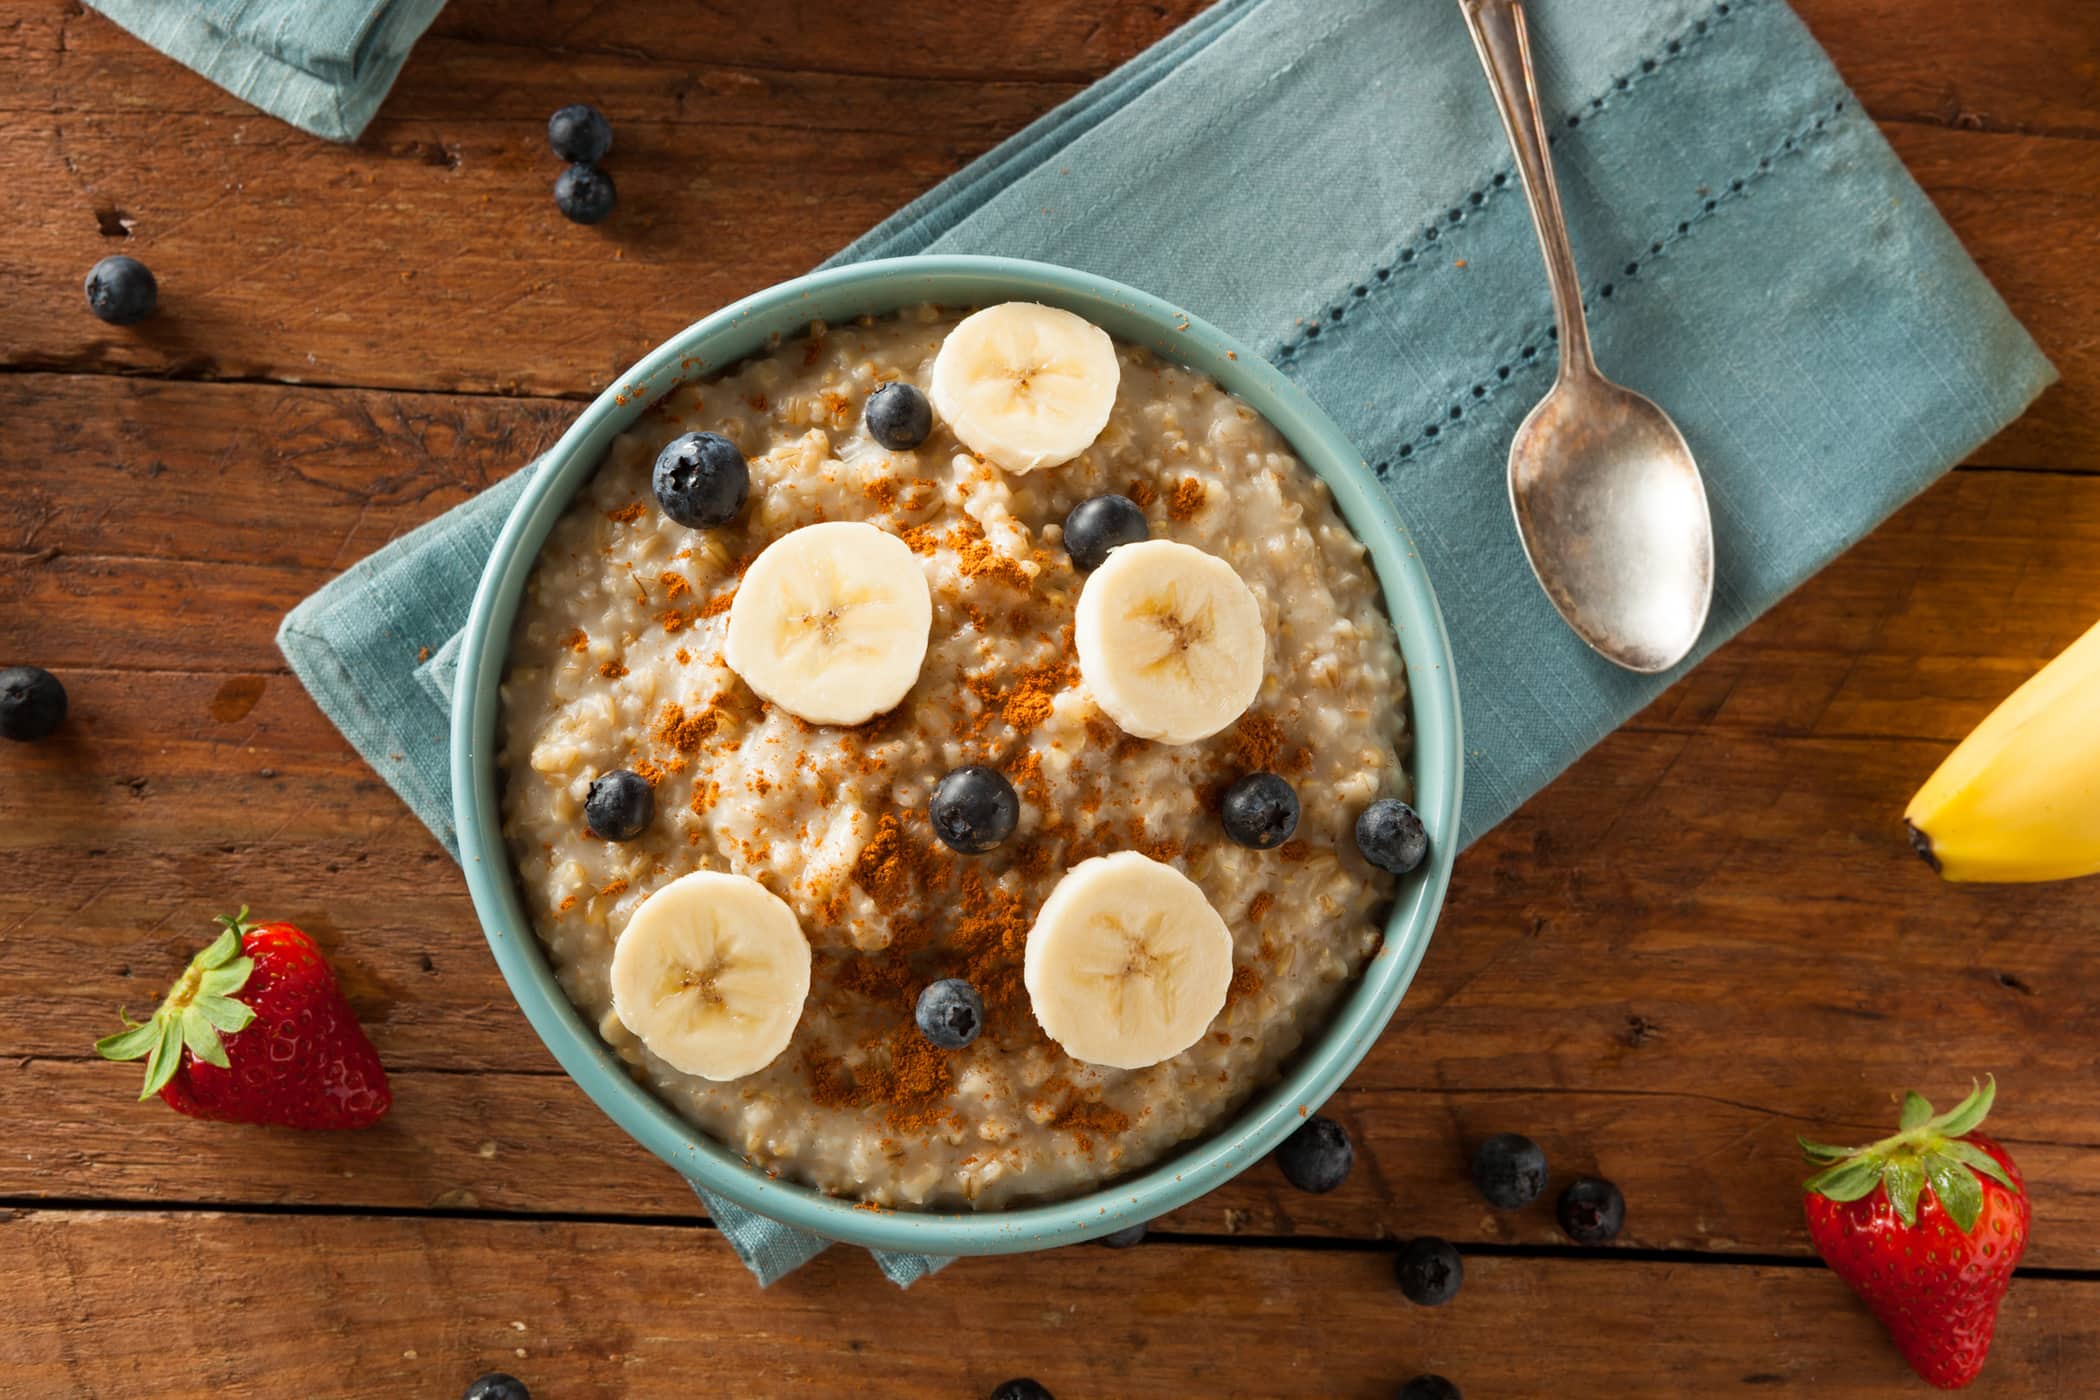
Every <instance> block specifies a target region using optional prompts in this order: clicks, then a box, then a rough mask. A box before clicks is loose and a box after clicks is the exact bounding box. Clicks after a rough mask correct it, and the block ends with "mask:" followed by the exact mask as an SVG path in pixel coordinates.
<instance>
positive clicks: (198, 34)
mask: <svg viewBox="0 0 2100 1400" xmlns="http://www.w3.org/2000/svg"><path fill="white" fill-rule="evenodd" d="M86 3H87V5H88V8H90V9H93V10H99V11H101V12H102V13H103V14H104V15H107V16H108V17H109V18H110V19H111V20H114V21H115V22H116V23H117V24H119V25H121V26H123V27H124V28H125V29H127V30H129V31H131V33H133V34H134V35H136V36H138V37H139V38H141V39H143V40H145V41H146V42H147V43H148V44H151V45H152V46H153V47H154V48H156V49H159V50H160V51H161V52H162V53H164V54H166V55H168V57H170V58H172V59H174V60H175V61H176V62H178V63H181V64H183V65H185V66H187V67H190V68H194V69H195V70H196V71H198V72H199V73H202V74H203V75H204V76H205V77H207V78H209V79H211V80H212V81H213V82H215V83H217V84H218V85H219V86H220V87H222V88H225V89H226V90H227V91H228V92H230V93H232V94H233V95H234V96H235V97H238V98H240V99H241V100H242V101H244V102H252V103H254V104H255V105H256V106H258V107H260V108H262V109H263V110H264V111H265V112H268V113H269V114H270V115H271V116H273V117H281V118H283V119H284V120H285V121H288V122H290V123H291V124H292V125H293V126H296V127H298V128H299V129H300V130H301V131H310V132H312V133H313V134H314V135H316V136H325V137H326V138H328V139H329V140H330V141H354V140H356V139H357V134H358V133H359V132H361V131H363V130H364V129H365V123H366V122H369V121H370V120H372V114H373V113H374V112H376V111H378V110H379V104H380V103H381V102H382V101H384V100H385V98H386V94H387V89H388V88H390V87H392V86H393V85H394V77H395V75H396V74H398V73H399V72H400V71H401V65H402V64H403V63H405V62H406V61H407V60H408V51H409V50H410V49H411V48H413V47H415V42H416V40H417V39H419V38H421V37H422V35H423V31H424V30H425V29H427V28H429V27H430V22H431V21H432V20H433V19H436V18H437V12H438V11H439V10H441V9H443V8H444V7H445V0H86Z"/></svg>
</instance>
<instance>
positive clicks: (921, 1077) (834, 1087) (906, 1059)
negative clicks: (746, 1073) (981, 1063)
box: [802, 1021, 955, 1132]
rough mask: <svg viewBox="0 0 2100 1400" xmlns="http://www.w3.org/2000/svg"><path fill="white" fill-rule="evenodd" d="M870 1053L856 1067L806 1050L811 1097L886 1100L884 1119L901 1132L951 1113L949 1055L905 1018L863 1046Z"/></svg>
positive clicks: (839, 1104)
mask: <svg viewBox="0 0 2100 1400" xmlns="http://www.w3.org/2000/svg"><path fill="white" fill-rule="evenodd" d="M863 1048H864V1049H865V1051H866V1052H867V1058H866V1060H865V1061H863V1062H862V1064H861V1065H860V1066H859V1067H858V1069H856V1070H848V1069H847V1068H846V1066H845V1063H844V1062H843V1061H841V1060H839V1059H837V1058H836V1057H834V1056H830V1055H824V1054H820V1053H818V1052H817V1051H815V1050H810V1051H805V1052H804V1054H803V1057H802V1065H803V1069H804V1071H805V1072H806V1073H807V1075H808V1076H809V1090H810V1098H811V1099H812V1100H813V1101H814V1102H815V1103H816V1104H817V1105H818V1106H820V1107H823V1108H865V1107H868V1106H870V1105H873V1104H881V1105H884V1106H885V1112H884V1113H883V1121H884V1122H885V1123H887V1124H888V1125H889V1126H890V1127H892V1128H895V1129H898V1130H900V1131H903V1132H925V1131H927V1130H929V1129H931V1128H934V1127H936V1126H938V1125H939V1124H940V1123H941V1122H942V1121H943V1120H944V1119H947V1118H951V1117H953V1116H954V1115H953V1112H952V1110H949V1109H948V1108H946V1107H945V1106H944V1103H945V1100H946V1099H947V1097H948V1095H949V1094H950V1093H952V1092H954V1089H955V1077H954V1075H953V1073H952V1072H951V1071H950V1069H949V1064H948V1056H947V1054H946V1053H944V1052H943V1051H941V1050H940V1049H938V1048H937V1047H935V1046H934V1045H933V1044H932V1043H931V1042H930V1041H928V1040H927V1039H926V1037H925V1036H923V1035H921V1034H920V1033H919V1029H918V1027H917V1026H915V1025H912V1024H911V1023H910V1022H909V1021H905V1022H901V1023H900V1024H899V1025H897V1026H896V1027H895V1028H894V1029H892V1030H891V1031H889V1032H888V1033H887V1034H885V1035H884V1036H882V1037H881V1038H880V1039H879V1040H875V1041H872V1042H869V1043H868V1044H867V1045H865V1046H864V1047H863Z"/></svg>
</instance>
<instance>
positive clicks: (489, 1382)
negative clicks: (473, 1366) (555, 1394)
mask: <svg viewBox="0 0 2100 1400" xmlns="http://www.w3.org/2000/svg"><path fill="white" fill-rule="evenodd" d="M460 1400H532V1392H531V1391H529V1390H527V1389H526V1388H525V1382H523V1381H521V1380H519V1379H518V1378H517V1377H516V1376H511V1375H505V1374H504V1373H503V1372H501V1371H491V1372H489V1373H488V1374H487V1375H485V1376H476V1377H475V1378H474V1383H473V1384H472V1385H470V1386H468V1387H467V1393H466V1394H465V1395H463V1396H461V1397H460Z"/></svg>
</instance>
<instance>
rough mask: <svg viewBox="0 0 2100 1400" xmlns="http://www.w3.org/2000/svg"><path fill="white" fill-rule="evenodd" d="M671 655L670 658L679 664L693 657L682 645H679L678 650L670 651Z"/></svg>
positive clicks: (683, 663)
mask: <svg viewBox="0 0 2100 1400" xmlns="http://www.w3.org/2000/svg"><path fill="white" fill-rule="evenodd" d="M671 656H672V659H674V660H675V661H677V663H678V664H679V665H681V666H683V665H685V664H686V663H687V662H688V661H691V660H692V659H693V654H692V653H691V652H689V651H687V650H686V649H685V648H684V647H680V648H679V649H678V650H676V651H674V652H672V653H671Z"/></svg>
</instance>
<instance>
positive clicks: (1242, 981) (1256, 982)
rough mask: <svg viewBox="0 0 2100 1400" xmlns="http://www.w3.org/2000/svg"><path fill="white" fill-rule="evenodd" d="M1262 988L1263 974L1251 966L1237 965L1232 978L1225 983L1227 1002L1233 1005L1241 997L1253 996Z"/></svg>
mask: <svg viewBox="0 0 2100 1400" xmlns="http://www.w3.org/2000/svg"><path fill="white" fill-rule="evenodd" d="M1261 988H1262V981H1261V974H1260V973H1259V972H1256V971H1255V970H1254V969H1253V968H1251V967H1236V968H1234V969H1233V970H1232V980H1231V981H1230V982H1228V983H1226V984H1225V1004H1226V1005H1227V1006H1230V1005H1232V1004H1233V1003H1234V1002H1236V1001H1238V1000H1239V999H1240V998H1241V997H1251V996H1253V995H1254V994H1255V993H1256V992H1258V991H1260V990H1261Z"/></svg>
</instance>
